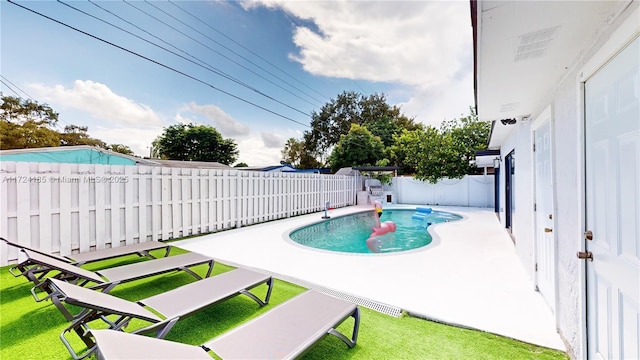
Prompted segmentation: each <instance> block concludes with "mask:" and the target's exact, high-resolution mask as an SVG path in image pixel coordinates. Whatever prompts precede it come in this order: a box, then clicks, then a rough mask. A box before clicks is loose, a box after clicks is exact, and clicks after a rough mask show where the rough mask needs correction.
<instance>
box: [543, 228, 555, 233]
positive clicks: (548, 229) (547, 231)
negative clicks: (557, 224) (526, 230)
mask: <svg viewBox="0 0 640 360" xmlns="http://www.w3.org/2000/svg"><path fill="white" fill-rule="evenodd" d="M544 232H546V233H550V232H553V230H552V229H551V228H544Z"/></svg>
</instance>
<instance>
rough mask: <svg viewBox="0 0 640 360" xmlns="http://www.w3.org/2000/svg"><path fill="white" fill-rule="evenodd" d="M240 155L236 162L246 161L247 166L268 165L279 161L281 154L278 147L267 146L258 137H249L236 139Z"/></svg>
mask: <svg viewBox="0 0 640 360" xmlns="http://www.w3.org/2000/svg"><path fill="white" fill-rule="evenodd" d="M236 143H237V144H238V150H239V151H240V157H239V158H238V162H244V163H247V164H248V165H249V166H268V165H277V164H279V163H280V160H281V159H282V156H281V155H280V151H281V150H282V148H280V149H276V148H268V147H266V146H264V142H263V140H262V139H261V138H260V137H253V136H252V137H249V138H246V139H241V140H237V141H236Z"/></svg>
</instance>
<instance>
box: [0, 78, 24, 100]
mask: <svg viewBox="0 0 640 360" xmlns="http://www.w3.org/2000/svg"><path fill="white" fill-rule="evenodd" d="M0 84H2V85H4V86H6V87H7V89H9V90H11V91H12V92H13V93H14V94H16V95H17V96H18V97H20V94H18V92H17V91H15V90H13V88H12V87H11V86H9V84H7V83H6V82H4V81H3V80H0Z"/></svg>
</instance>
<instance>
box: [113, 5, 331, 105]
mask: <svg viewBox="0 0 640 360" xmlns="http://www.w3.org/2000/svg"><path fill="white" fill-rule="evenodd" d="M122 1H123V2H125V3H126V1H125V0H122ZM145 2H146V3H147V4H148V5H149V6H151V7H153V8H155V9H156V10H158V11H160V12H162V13H163V14H165V15H167V16H168V17H170V18H172V19H173V20H175V21H177V22H179V23H181V24H182V25H184V26H186V27H188V28H189V29H191V30H193V31H195V32H196V33H198V34H200V35H202V36H204V37H205V38H207V39H209V40H211V42H213V43H215V44H217V45H218V46H220V47H222V48H223V49H225V50H227V51H229V52H230V53H232V54H234V55H236V56H238V57H240V58H241V59H243V60H244V61H246V62H248V63H250V64H251V65H253V66H255V67H257V68H259V69H261V70H262V71H265V72H266V73H268V74H270V75H271V76H273V77H276V78H277V79H279V80H280V81H282V82H284V83H285V84H287V85H289V86H291V87H293V88H294V89H296V90H298V91H300V92H303V91H302V90H300V89H298V88H296V87H294V86H293V85H291V84H289V83H287V82H285V81H284V80H282V79H280V78H278V77H277V76H275V75H274V74H273V73H271V72H269V71H268V70H266V69H265V68H263V67H261V66H260V65H258V64H256V63H254V62H253V61H251V60H249V59H247V58H246V57H244V56H242V55H241V54H238V53H237V52H235V51H233V50H232V49H230V48H229V47H227V46H225V45H224V44H222V43H220V42H218V41H216V40H215V39H213V38H211V37H210V36H209V35H207V34H205V33H203V32H201V31H200V30H198V29H196V28H194V27H193V26H191V25H189V24H187V23H186V22H184V21H182V20H180V19H178V18H177V17H175V16H173V15H172V14H170V13H168V12H166V11H164V10H162V9H160V8H159V7H157V6H156V5H154V4H153V3H152V2H149V1H147V0H145ZM140 11H142V10H140ZM143 12H144V11H143ZM145 14H147V15H148V16H150V17H152V18H154V19H156V20H157V21H159V22H161V23H162V24H164V25H166V26H168V27H170V28H172V29H173V30H175V31H178V32H180V33H181V34H183V35H184V36H186V37H188V38H189V39H191V40H193V41H195V42H197V43H198V44H200V45H202V46H205V47H206V48H208V49H210V50H211V51H213V52H215V53H216V54H218V55H220V56H222V57H224V58H225V59H227V60H229V61H231V62H233V63H234V64H236V65H238V66H240V67H242V68H243V69H245V70H247V71H249V72H251V73H253V74H254V75H256V76H259V77H260V78H262V79H264V80H266V81H268V82H270V83H271V84H273V85H275V86H277V87H279V88H280V89H282V90H284V91H286V92H288V93H290V94H291V95H294V96H296V97H297V98H299V99H300V100H302V101H305V102H307V103H309V104H310V105H314V106H316V105H317V104H313V103H311V102H309V101H308V100H306V99H304V98H302V97H300V96H299V95H298V94H296V93H294V92H292V91H291V90H289V89H286V88H284V87H282V86H280V85H278V84H276V83H275V82H273V81H271V80H270V79H267V78H266V77H264V76H262V75H260V74H258V73H256V72H255V71H253V70H251V69H249V68H247V67H246V66H244V65H242V64H240V63H238V62H237V61H235V60H233V59H231V58H229V57H227V56H225V55H223V54H221V53H220V52H218V51H215V50H213V49H211V48H210V47H208V46H206V45H204V44H202V43H201V42H199V41H198V40H196V39H194V38H193V37H191V36H189V35H187V34H185V33H183V32H181V31H179V30H177V29H176V28H174V27H172V26H171V25H169V24H167V23H165V22H164V21H162V20H159V19H157V18H155V17H153V16H151V15H149V14H148V13H145ZM303 93H304V92H303ZM304 94H305V95H307V96H309V97H310V98H312V99H313V100H315V101H317V102H322V101H321V100H318V99H316V98H313V97H312V96H310V95H308V94H306V93H304Z"/></svg>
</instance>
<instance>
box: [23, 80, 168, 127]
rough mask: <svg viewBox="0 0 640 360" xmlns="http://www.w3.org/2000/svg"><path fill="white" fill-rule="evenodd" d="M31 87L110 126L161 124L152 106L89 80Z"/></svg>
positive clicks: (58, 104)
mask: <svg viewBox="0 0 640 360" xmlns="http://www.w3.org/2000/svg"><path fill="white" fill-rule="evenodd" d="M30 88H31V89H32V90H33V91H34V92H35V93H36V94H37V95H36V97H38V98H42V99H44V100H45V101H46V102H48V103H50V104H52V105H55V107H62V108H69V109H74V110H80V111H84V112H86V113H87V114H89V115H90V116H91V117H93V118H95V119H100V120H106V121H108V122H109V123H111V124H113V125H120V126H140V125H143V126H144V125H147V126H148V125H161V124H162V121H161V119H160V117H159V116H158V115H157V114H156V113H155V112H154V111H153V110H151V108H150V107H149V106H147V105H144V104H139V103H136V102H134V101H133V100H131V99H127V98H126V97H123V96H120V95H117V94H115V93H114V92H113V91H111V89H109V87H107V86H106V85H104V84H101V83H97V82H93V81H91V80H87V81H82V80H76V81H74V83H73V88H70V89H66V88H65V87H64V86H63V85H55V86H53V87H47V86H46V85H43V84H32V85H30Z"/></svg>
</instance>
